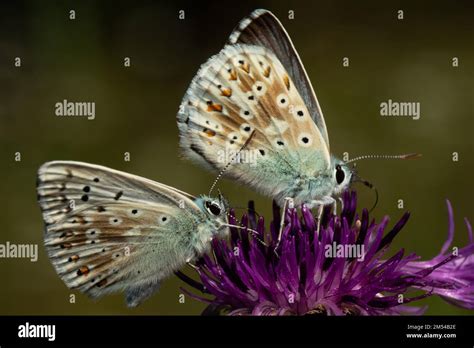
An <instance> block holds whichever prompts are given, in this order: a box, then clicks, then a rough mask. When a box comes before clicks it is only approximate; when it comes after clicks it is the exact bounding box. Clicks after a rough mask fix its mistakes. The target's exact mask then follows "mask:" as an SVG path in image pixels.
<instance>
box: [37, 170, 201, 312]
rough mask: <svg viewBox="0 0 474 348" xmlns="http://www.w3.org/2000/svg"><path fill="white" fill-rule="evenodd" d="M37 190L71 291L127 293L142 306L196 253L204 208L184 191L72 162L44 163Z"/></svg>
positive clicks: (49, 240) (54, 257) (49, 245)
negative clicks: (201, 210)
mask: <svg viewBox="0 0 474 348" xmlns="http://www.w3.org/2000/svg"><path fill="white" fill-rule="evenodd" d="M37 191H38V199H39V204H40V207H41V209H42V212H43V218H44V221H45V223H46V231H45V246H46V250H47V252H48V255H49V257H50V259H51V261H52V263H53V265H54V267H55V269H56V271H57V273H58V274H59V276H60V277H61V279H62V280H63V281H64V282H65V283H66V285H67V286H68V287H69V288H72V289H78V290H80V291H82V292H84V293H86V294H88V295H90V296H92V297H98V296H101V295H103V294H106V293H110V292H115V291H122V290H125V291H126V292H127V302H128V304H129V305H130V306H134V305H137V304H138V303H140V302H141V301H142V300H143V299H145V298H146V297H148V296H149V295H151V293H152V292H153V291H151V292H150V291H144V290H143V289H156V288H157V287H158V286H159V282H160V280H162V279H163V278H165V277H167V276H169V275H170V274H172V272H173V271H175V270H177V269H178V268H179V267H181V266H182V265H183V264H184V263H185V262H186V259H187V258H191V257H193V256H194V252H195V251H194V250H193V247H192V245H193V243H192V239H193V235H192V232H193V231H195V230H196V227H197V225H198V224H199V222H200V221H199V218H200V210H199V208H198V207H197V206H196V205H195V203H194V201H193V197H192V196H190V195H188V194H185V193H184V192H181V191H178V190H176V189H174V188H171V187H169V186H166V185H163V184H159V183H156V182H153V181H151V180H147V179H144V178H141V177H138V176H134V175H131V174H127V173H123V172H119V171H115V170H112V169H109V168H105V167H101V166H96V165H91V164H87V163H80V162H67V161H56V162H49V163H46V164H44V165H43V166H42V167H41V168H40V169H39V172H38V188H37ZM184 206H185V207H186V208H185V209H182V207H184Z"/></svg>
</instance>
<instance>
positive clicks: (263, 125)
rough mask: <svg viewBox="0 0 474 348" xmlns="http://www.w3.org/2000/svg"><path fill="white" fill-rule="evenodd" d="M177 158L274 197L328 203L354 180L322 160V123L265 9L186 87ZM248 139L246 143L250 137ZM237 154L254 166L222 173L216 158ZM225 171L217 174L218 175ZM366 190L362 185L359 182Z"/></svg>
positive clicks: (296, 61)
mask: <svg viewBox="0 0 474 348" xmlns="http://www.w3.org/2000/svg"><path fill="white" fill-rule="evenodd" d="M177 122H178V128H179V133H180V146H181V148H182V150H183V152H184V155H185V156H186V157H188V158H189V159H191V160H193V161H195V162H197V163H198V164H200V165H203V166H204V167H206V168H208V169H210V170H212V171H217V172H220V175H221V174H225V175H226V176H228V177H230V178H232V179H234V180H237V181H239V182H241V183H243V184H245V185H248V186H250V187H252V188H255V189H256V190H258V191H260V192H261V193H263V194H265V195H267V196H270V197H272V198H274V199H275V200H276V201H277V202H278V203H279V205H280V206H282V204H283V203H286V202H287V201H288V200H290V201H291V202H293V203H294V204H297V205H299V204H301V203H306V204H308V205H309V206H311V207H312V206H318V207H319V208H320V211H321V209H322V206H324V205H328V204H332V205H333V206H334V208H335V206H336V200H335V197H338V196H340V194H341V193H342V192H343V191H344V190H346V189H347V188H348V187H349V185H350V184H351V182H354V181H356V180H359V179H358V178H357V177H356V175H355V172H354V170H353V169H352V168H350V167H349V166H348V163H349V162H353V161H355V160H359V159H362V158H368V157H372V158H377V157H378V158H401V159H403V158H411V157H413V156H412V155H411V154H410V155H396V156H361V157H359V158H356V159H353V160H351V161H346V162H345V161H342V160H340V159H338V158H337V157H335V156H332V155H331V154H330V151H329V150H330V149H329V138H328V132H327V129H326V125H325V122H324V117H323V114H322V112H321V108H320V107H319V103H318V100H317V98H316V95H315V93H314V91H313V87H312V86H311V83H310V81H309V78H308V76H307V74H306V71H305V69H304V67H303V64H302V63H301V60H300V58H299V56H298V53H297V52H296V50H295V48H294V46H293V44H292V42H291V40H290V38H289V36H288V34H287V32H286V31H285V29H284V28H283V26H282V24H281V23H280V21H279V20H278V19H277V18H276V17H275V16H274V15H273V14H272V13H271V12H269V11H267V10H261V9H260V10H255V11H254V12H252V13H251V14H250V16H249V17H247V18H244V19H243V20H242V21H241V22H240V23H239V25H238V26H237V27H236V29H234V31H233V32H232V34H231V35H230V37H229V40H228V44H227V45H226V46H225V47H224V48H223V49H222V50H221V51H220V52H219V53H218V54H217V55H215V56H213V57H212V58H210V59H209V60H208V61H207V62H206V63H205V64H204V65H202V67H201V68H200V70H199V71H198V73H197V75H196V76H195V78H194V79H193V80H192V82H191V85H190V87H189V88H188V90H187V92H186V94H185V96H184V98H183V101H182V103H181V106H180V110H179V112H178V116H177ZM250 137H251V138H250ZM245 143H246V146H245V150H247V151H249V152H251V153H254V154H255V157H254V158H255V163H245V162H242V163H239V164H238V165H233V166H230V167H227V166H226V163H225V161H222V160H219V156H220V154H221V153H222V152H231V151H235V150H236V149H238V148H239V147H241V146H243V144H245ZM224 171H225V173H224ZM363 182H364V183H366V184H367V182H365V181H363Z"/></svg>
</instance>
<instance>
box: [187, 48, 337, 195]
mask: <svg viewBox="0 0 474 348" xmlns="http://www.w3.org/2000/svg"><path fill="white" fill-rule="evenodd" d="M178 126H179V129H180V139H181V147H182V148H183V150H184V153H185V155H187V156H188V157H189V158H191V159H194V160H196V161H197V162H199V163H201V164H204V165H205V166H207V167H211V168H214V169H217V170H219V169H222V168H223V167H224V166H225V165H226V161H219V153H221V152H226V153H228V152H229V151H230V150H233V151H237V150H238V149H239V148H241V147H242V145H243V144H244V143H246V140H247V139H248V138H249V136H250V135H251V134H252V133H253V136H252V138H251V140H250V141H249V142H248V143H247V145H246V147H245V150H246V151H249V152H253V153H255V154H256V157H255V158H256V161H257V162H258V165H252V164H248V163H246V164H245V163H244V164H241V165H235V166H232V167H230V168H229V169H228V170H227V172H226V173H227V175H229V176H231V177H234V178H238V179H242V180H243V181H245V182H246V183H249V184H252V183H253V184H255V183H257V182H258V183H260V182H262V183H263V185H260V187H259V188H261V190H262V191H263V192H265V193H269V194H272V193H273V191H272V190H274V188H275V186H274V185H273V183H271V182H267V187H265V184H264V182H263V180H264V178H268V176H269V175H271V176H275V175H281V173H282V172H283V173H285V172H286V173H288V174H289V175H288V180H292V178H291V177H290V172H292V174H291V175H294V173H295V172H296V173H297V174H300V175H315V174H317V170H316V168H318V167H319V168H321V167H322V168H324V169H325V168H326V167H327V166H328V165H329V162H330V158H329V152H328V149H327V146H326V143H325V141H324V138H323V136H322V134H321V132H320V131H319V129H318V128H317V126H316V124H315V123H314V122H313V120H312V118H311V116H310V114H309V110H308V108H307V107H306V105H305V103H304V101H303V99H302V97H301V95H300V93H299V91H298V89H297V88H296V86H295V84H294V82H293V80H292V78H291V77H290V76H289V74H288V72H287V71H286V69H285V68H284V67H283V65H282V64H281V62H280V61H279V60H278V59H277V58H276V56H275V55H274V54H273V53H272V52H271V51H269V50H267V49H265V48H263V47H257V46H249V45H229V46H226V47H224V49H223V50H222V51H221V52H220V53H219V54H217V55H216V56H214V57H212V58H211V59H210V60H209V61H208V62H207V63H206V64H204V65H203V67H202V68H201V69H200V71H199V72H198V74H197V76H196V77H195V78H194V80H193V81H192V83H191V86H190V88H189V89H188V91H187V93H186V95H185V98H184V100H183V104H182V112H180V113H179V114H178ZM265 162H267V163H268V165H267V166H265ZM270 163H271V165H270Z"/></svg>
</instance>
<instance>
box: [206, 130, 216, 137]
mask: <svg viewBox="0 0 474 348" xmlns="http://www.w3.org/2000/svg"><path fill="white" fill-rule="evenodd" d="M204 133H206V134H207V136H208V137H209V138H212V137H213V136H215V135H216V132H214V131H213V130H210V129H205V130H204Z"/></svg>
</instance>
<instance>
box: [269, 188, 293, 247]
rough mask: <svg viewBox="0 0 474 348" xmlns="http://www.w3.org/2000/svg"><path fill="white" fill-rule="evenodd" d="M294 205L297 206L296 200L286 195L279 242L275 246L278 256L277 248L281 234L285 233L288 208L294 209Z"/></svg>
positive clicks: (279, 239) (279, 240)
mask: <svg viewBox="0 0 474 348" xmlns="http://www.w3.org/2000/svg"><path fill="white" fill-rule="evenodd" d="M294 207H295V205H294V202H293V198H291V197H286V198H285V203H283V211H282V213H281V219H280V230H279V231H278V239H277V242H276V244H275V248H274V249H273V251H274V252H275V254H277V256H278V253H277V249H278V247H279V246H280V242H281V235H282V234H283V227H284V225H285V216H286V210H287V209H293V208H294Z"/></svg>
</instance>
